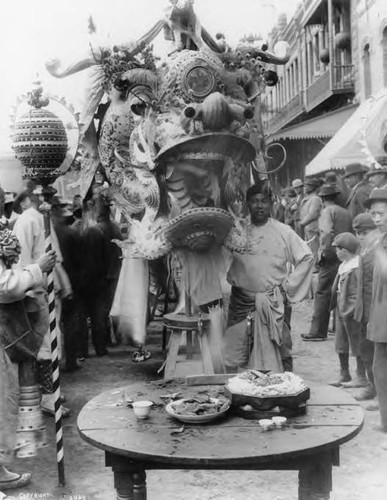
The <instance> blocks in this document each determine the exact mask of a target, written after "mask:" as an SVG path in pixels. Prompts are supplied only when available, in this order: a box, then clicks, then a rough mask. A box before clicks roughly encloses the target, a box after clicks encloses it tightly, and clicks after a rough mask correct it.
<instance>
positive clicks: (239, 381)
mask: <svg viewBox="0 0 387 500" xmlns="http://www.w3.org/2000/svg"><path fill="white" fill-rule="evenodd" d="M227 387H228V389H229V391H230V392H233V393H234V394H244V395H246V396H258V397H261V398H262V397H273V396H289V395H293V394H298V393H299V392H301V391H303V390H305V389H307V385H306V384H305V382H304V381H303V380H302V378H301V377H299V376H298V375H295V374H294V373H292V372H285V373H262V372H259V371H257V370H247V371H245V372H243V373H241V374H239V375H237V376H236V377H233V378H230V379H229V381H228V383H227Z"/></svg>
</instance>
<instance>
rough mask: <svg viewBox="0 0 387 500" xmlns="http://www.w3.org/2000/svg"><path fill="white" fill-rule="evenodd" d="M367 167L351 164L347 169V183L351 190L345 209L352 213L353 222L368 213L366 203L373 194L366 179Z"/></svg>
mask: <svg viewBox="0 0 387 500" xmlns="http://www.w3.org/2000/svg"><path fill="white" fill-rule="evenodd" d="M366 172H367V167H365V166H364V165H361V164H360V163H351V164H350V165H347V166H346V167H345V175H344V179H345V183H346V184H347V186H348V187H349V189H350V190H351V191H350V193H349V197H348V200H347V203H346V206H345V208H346V209H347V210H348V212H349V213H350V215H351V217H352V220H353V219H354V218H355V217H356V215H358V214H362V213H364V212H365V211H366V208H365V206H364V202H365V201H366V200H367V199H368V197H369V195H370V193H371V186H370V185H369V184H368V182H367V180H366V179H365V178H364V176H365V174H366Z"/></svg>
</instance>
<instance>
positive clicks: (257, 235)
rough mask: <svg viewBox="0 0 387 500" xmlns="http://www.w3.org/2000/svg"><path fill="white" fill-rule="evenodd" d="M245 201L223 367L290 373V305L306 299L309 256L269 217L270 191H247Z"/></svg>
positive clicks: (232, 268) (288, 231)
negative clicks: (242, 238) (245, 215)
mask: <svg viewBox="0 0 387 500" xmlns="http://www.w3.org/2000/svg"><path fill="white" fill-rule="evenodd" d="M246 201H247V207H248V210H249V212H250V221H249V222H248V223H246V224H245V226H244V230H245V237H246V241H247V245H246V251H245V252H243V253H236V252H234V253H233V255H232V263H231V266H230V269H229V272H228V276H227V280H228V282H229V283H230V284H231V286H232V289H231V297H230V306H229V313H228V323H227V330H226V332H225V364H226V367H227V371H228V372H235V371H237V370H238V368H247V367H249V368H253V369H258V370H272V371H280V372H282V371H284V370H285V371H291V370H292V356H291V344H292V343H291V337H290V313H291V309H290V304H292V303H296V302H299V301H301V300H303V299H304V298H305V297H306V295H307V294H308V291H309V287H310V281H311V277H312V270H313V262H314V259H313V255H312V252H311V251H310V249H309V247H308V245H307V244H306V243H305V242H304V241H303V240H302V239H301V238H300V237H299V236H298V235H297V234H296V233H295V232H294V231H293V230H292V229H291V228H290V227H289V226H287V225H285V224H282V223H281V222H278V221H276V220H275V219H272V218H271V217H270V213H271V212H270V211H271V206H272V192H271V189H270V187H269V186H267V185H265V184H256V185H254V186H252V187H250V188H249V189H248V190H247V193H246ZM289 265H290V266H289Z"/></svg>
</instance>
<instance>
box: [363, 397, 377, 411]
mask: <svg viewBox="0 0 387 500" xmlns="http://www.w3.org/2000/svg"><path fill="white" fill-rule="evenodd" d="M364 409H365V410H368V411H378V410H379V403H378V401H377V399H375V400H374V401H372V402H371V403H368V404H367V405H365V406H364Z"/></svg>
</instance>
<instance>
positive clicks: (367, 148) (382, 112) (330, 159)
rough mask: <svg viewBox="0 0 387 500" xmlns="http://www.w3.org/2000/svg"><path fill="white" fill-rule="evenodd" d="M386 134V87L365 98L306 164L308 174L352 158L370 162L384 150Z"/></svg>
mask: <svg viewBox="0 0 387 500" xmlns="http://www.w3.org/2000/svg"><path fill="white" fill-rule="evenodd" d="M386 136H387V89H384V90H383V91H382V92H380V93H379V94H377V95H376V96H374V97H370V98H369V99H367V100H366V101H364V102H363V103H362V104H360V106H359V107H358V108H357V109H356V111H355V112H354V113H353V114H352V115H351V116H350V117H349V119H348V120H347V121H346V122H345V123H344V125H343V126H342V127H341V128H340V129H339V130H338V131H337V133H336V134H335V135H334V137H333V138H332V139H331V140H330V141H329V142H328V144H327V145H326V146H325V147H324V148H323V149H322V150H321V151H320V152H319V153H318V155H317V156H315V157H314V158H313V160H312V161H311V162H310V163H308V165H307V166H306V167H305V175H316V174H320V173H322V172H326V171H328V170H338V169H343V168H344V167H345V166H346V165H348V164H349V163H353V162H360V163H363V164H364V165H367V166H371V164H372V163H374V162H375V158H374V157H375V156H378V155H383V154H385V151H384V148H383V140H384V138H385V137H386Z"/></svg>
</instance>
